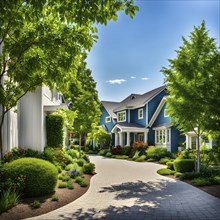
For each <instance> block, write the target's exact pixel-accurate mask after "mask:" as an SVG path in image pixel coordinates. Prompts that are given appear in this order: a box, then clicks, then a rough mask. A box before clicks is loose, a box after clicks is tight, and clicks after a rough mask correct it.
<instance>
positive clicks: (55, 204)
mask: <svg viewBox="0 0 220 220" xmlns="http://www.w3.org/2000/svg"><path fill="white" fill-rule="evenodd" d="M91 177H92V176H91V175H85V179H86V180H87V182H88V183H90V179H91ZM73 185H74V189H73V190H70V189H67V188H64V189H59V188H56V191H55V192H54V193H53V194H57V195H58V197H59V201H51V197H52V195H53V194H51V195H48V196H41V197H34V198H25V199H22V201H21V202H20V203H19V204H18V205H17V206H15V207H13V208H12V209H10V210H8V211H7V212H5V213H2V214H1V215H0V219H1V220H20V219H24V218H30V217H34V216H38V215H42V214H45V213H48V212H50V211H53V210H55V209H57V208H60V207H61V206H64V205H66V204H68V203H70V202H72V201H74V200H76V199H78V198H79V197H80V196H82V195H83V194H84V193H86V191H87V190H88V189H89V185H88V186H87V187H80V186H79V185H78V184H77V183H74V184H73ZM34 200H38V201H40V202H41V206H40V208H37V209H34V208H32V207H31V204H32V203H33V202H34Z"/></svg>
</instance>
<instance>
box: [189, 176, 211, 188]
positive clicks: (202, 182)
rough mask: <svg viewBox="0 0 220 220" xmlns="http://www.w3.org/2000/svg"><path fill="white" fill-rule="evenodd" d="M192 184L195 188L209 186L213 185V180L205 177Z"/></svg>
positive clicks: (195, 180)
mask: <svg viewBox="0 0 220 220" xmlns="http://www.w3.org/2000/svg"><path fill="white" fill-rule="evenodd" d="M192 182H193V184H194V185H195V186H209V185H212V182H211V180H210V179H209V178H204V177H199V178H196V179H194V180H193V181H192Z"/></svg>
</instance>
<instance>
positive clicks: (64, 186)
mask: <svg viewBox="0 0 220 220" xmlns="http://www.w3.org/2000/svg"><path fill="white" fill-rule="evenodd" d="M66 187H67V182H59V183H58V188H66Z"/></svg>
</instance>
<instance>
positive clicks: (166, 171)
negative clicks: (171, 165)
mask: <svg viewBox="0 0 220 220" xmlns="http://www.w3.org/2000/svg"><path fill="white" fill-rule="evenodd" d="M157 173H158V174H160V175H173V174H174V173H175V171H173V170H170V169H167V168H162V169H159V170H158V171H157Z"/></svg>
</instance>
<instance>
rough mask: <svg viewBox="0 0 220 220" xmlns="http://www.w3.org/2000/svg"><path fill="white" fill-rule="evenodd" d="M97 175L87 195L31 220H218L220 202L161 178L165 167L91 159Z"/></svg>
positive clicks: (181, 184)
mask: <svg viewBox="0 0 220 220" xmlns="http://www.w3.org/2000/svg"><path fill="white" fill-rule="evenodd" d="M90 159H91V161H92V162H93V163H95V164H96V172H97V174H96V175H95V176H94V177H93V178H92V180H91V186H90V188H89V190H88V191H87V193H86V194H84V195H83V196H82V197H80V198H79V199H77V200H76V201H74V202H72V203H70V204H68V205H66V206H64V207H62V208H59V209H57V210H55V211H52V212H50V213H48V214H44V215H41V216H38V217H34V218H30V219H32V220H34V219H39V220H42V219H47V220H50V219H51V220H52V219H54V220H57V219H65V220H70V219H82V220H84V219H110V220H114V219H116V220H117V219H129V220H130V219H134V220H139V219H140V220H142V219H175V220H176V219H196V220H200V219H213V220H217V219H220V199H218V198H215V197H213V196H211V195H209V194H207V193H205V192H203V191H201V190H199V189H197V188H195V187H193V186H191V185H188V184H186V183H183V182H180V181H175V180H172V179H169V178H166V177H163V176H160V175H158V174H157V173H156V171H157V170H158V169H160V168H162V167H164V166H162V165H159V164H154V163H137V162H131V161H126V160H116V159H109V158H104V157H101V156H90Z"/></svg>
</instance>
